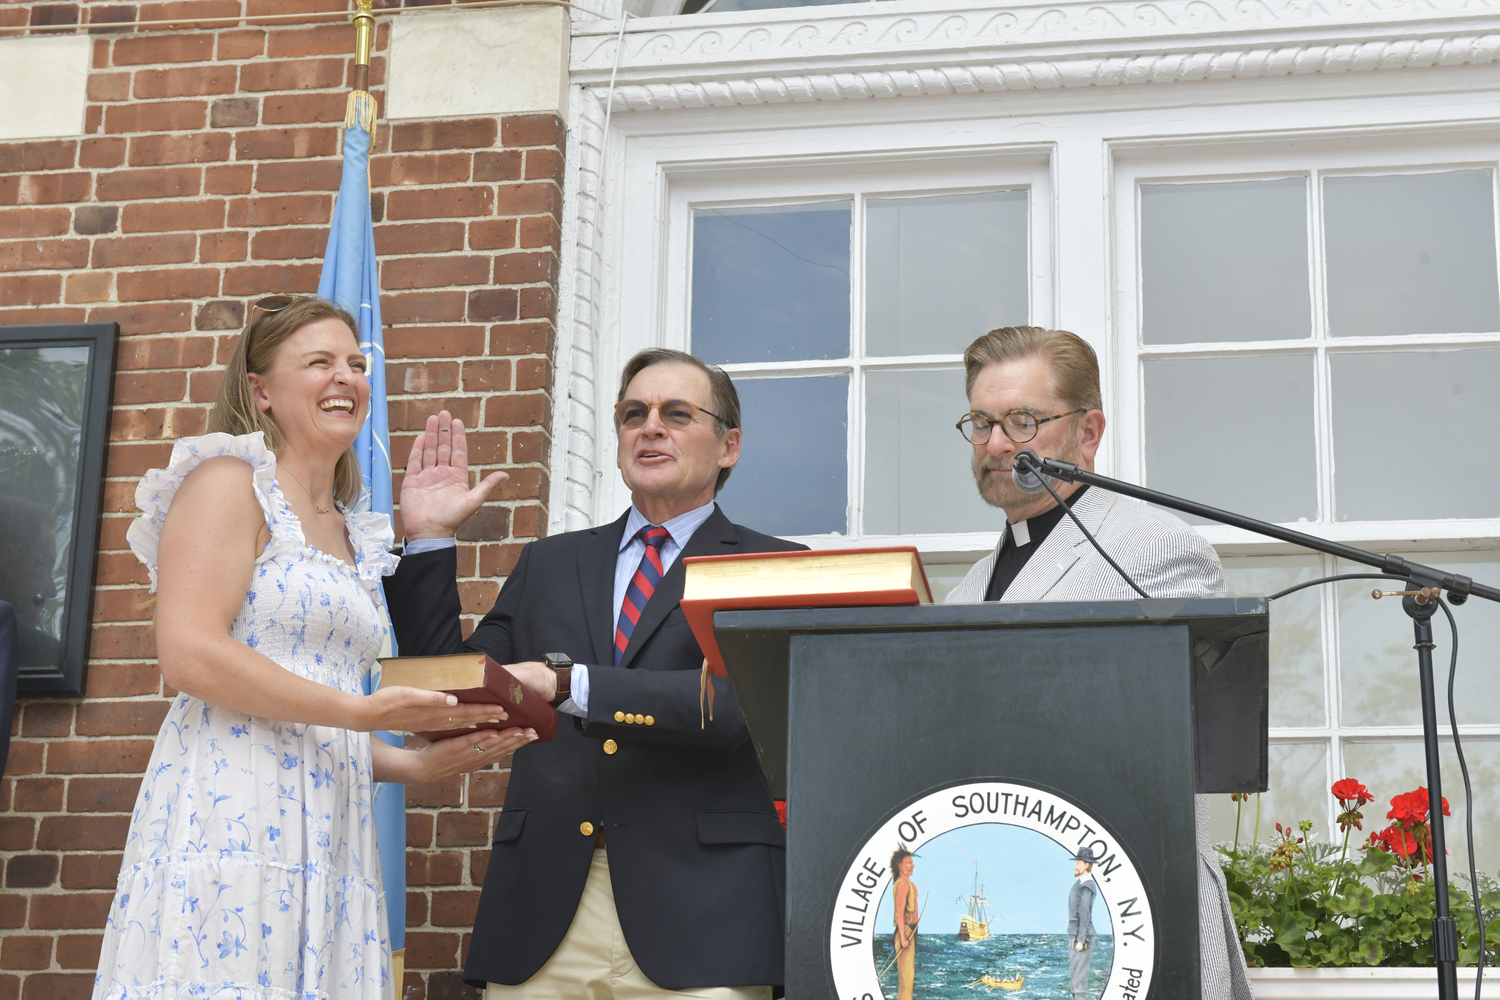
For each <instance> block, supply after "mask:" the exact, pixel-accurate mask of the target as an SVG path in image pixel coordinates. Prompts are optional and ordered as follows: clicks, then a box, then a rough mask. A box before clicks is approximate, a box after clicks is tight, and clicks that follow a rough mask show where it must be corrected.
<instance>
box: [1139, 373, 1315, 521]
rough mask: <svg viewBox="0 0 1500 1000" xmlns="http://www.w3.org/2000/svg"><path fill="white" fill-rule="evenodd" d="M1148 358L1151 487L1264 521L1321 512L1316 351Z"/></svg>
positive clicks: (1148, 471) (1148, 473)
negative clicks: (1315, 416)
mask: <svg viewBox="0 0 1500 1000" xmlns="http://www.w3.org/2000/svg"><path fill="white" fill-rule="evenodd" d="M1145 367H1146V476H1147V483H1148V485H1150V486H1151V488H1152V489H1157V490H1162V491H1164V492H1166V493H1175V494H1177V495H1179V496H1183V497H1186V498H1188V499H1190V500H1197V501H1200V502H1202V503H1206V504H1209V505H1211V506H1214V507H1222V508H1224V509H1226V510H1232V511H1236V512H1238V513H1241V514H1248V515H1250V516H1251V517H1258V518H1260V519H1261V520H1264V521H1298V520H1302V519H1307V520H1314V519H1316V518H1317V516H1318V489H1317V480H1316V470H1315V458H1316V456H1315V445H1314V441H1313V359H1312V356H1311V355H1307V354H1294V355H1289V356H1274V357H1249V358H1194V359H1190V360H1175V359H1174V360H1161V361H1147V362H1146V363H1145ZM1188 520H1189V521H1191V522H1192V523H1195V524H1203V523H1207V522H1204V521H1202V520H1199V519H1195V518H1188Z"/></svg>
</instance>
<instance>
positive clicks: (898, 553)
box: [682, 545, 932, 677]
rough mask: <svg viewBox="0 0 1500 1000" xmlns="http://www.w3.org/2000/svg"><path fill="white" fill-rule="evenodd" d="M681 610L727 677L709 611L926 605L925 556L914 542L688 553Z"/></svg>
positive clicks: (711, 664) (712, 665) (712, 663)
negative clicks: (732, 553)
mask: <svg viewBox="0 0 1500 1000" xmlns="http://www.w3.org/2000/svg"><path fill="white" fill-rule="evenodd" d="M683 564H684V573H685V576H684V580H683V591H682V611H683V614H685V615H686V616H687V620H688V623H689V624H690V625H692V628H693V636H694V637H695V638H696V639H697V640H698V645H699V647H700V648H701V649H702V650H703V654H704V657H705V659H706V660H707V661H708V669H709V671H710V672H711V673H713V674H716V675H718V676H720V677H722V676H724V674H725V670H724V661H723V658H722V656H721V655H720V653H719V643H718V641H717V640H716V639H715V638H714V628H713V621H714V612H716V611H728V610H747V609H759V608H838V607H878V606H882V605H907V604H931V603H932V588H931V586H929V585H928V583H927V571H926V570H925V569H923V568H922V557H921V555H920V554H919V553H918V552H917V550H916V549H915V548H913V547H911V546H909V545H908V546H894V547H890V548H871V549H822V550H814V551H801V552H763V553H752V554H748V555H737V556H691V557H688V558H686V559H684V560H683Z"/></svg>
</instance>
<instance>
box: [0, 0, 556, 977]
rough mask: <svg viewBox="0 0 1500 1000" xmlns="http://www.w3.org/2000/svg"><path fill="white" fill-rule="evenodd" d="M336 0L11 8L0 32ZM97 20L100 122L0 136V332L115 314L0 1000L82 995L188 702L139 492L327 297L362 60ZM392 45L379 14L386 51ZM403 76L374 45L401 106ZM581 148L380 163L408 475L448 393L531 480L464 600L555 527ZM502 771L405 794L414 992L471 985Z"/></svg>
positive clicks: (463, 556) (529, 132)
mask: <svg viewBox="0 0 1500 1000" xmlns="http://www.w3.org/2000/svg"><path fill="white" fill-rule="evenodd" d="M318 6H319V4H317V3H299V4H297V5H296V7H295V8H292V5H291V4H290V3H285V2H282V0H245V2H243V3H242V2H241V0H200V2H189V3H176V4H141V5H140V6H138V7H137V6H134V5H119V4H112V5H103V4H84V5H77V4H26V3H8V4H5V5H4V6H3V7H0V24H28V23H29V24H57V23H75V22H77V21H79V20H80V19H83V20H84V22H85V23H90V24H104V23H108V22H111V21H113V22H120V21H124V20H131V19H133V18H137V17H139V18H140V19H143V20H144V19H156V18H166V17H183V16H186V17H202V16H216V15H222V14H238V13H266V12H275V11H278V10H283V9H298V10H307V9H316V8H317V7H318ZM322 6H323V9H328V8H327V5H326V4H323V5H322ZM382 6H384V7H390V6H393V4H390V3H387V4H379V3H377V8H380V7H382ZM343 7H344V4H343V3H342V0H340V2H338V3H336V4H335V6H334V8H333V9H343ZM91 30H93V31H94V32H95V33H96V35H95V40H94V58H93V70H92V72H91V75H90V79H89V86H88V94H89V101H90V103H89V105H88V111H87V134H86V135H84V136H82V137H78V138H70V139H62V140H55V141H53V140H46V141H26V142H11V143H0V324H22V323H59V322H71V321H80V320H89V321H108V320H113V321H115V322H117V323H119V324H120V330H121V340H120V346H119V353H118V357H117V361H116V364H117V372H118V374H117V376H116V379H115V387H114V411H113V414H112V421H111V429H110V447H109V453H108V466H107V471H106V476H107V483H106V486H105V492H104V511H105V513H104V516H103V525H102V534H101V542H100V552H99V554H98V561H97V565H96V590H95V594H94V629H93V642H92V647H91V650H90V663H89V668H88V684H87V695H86V697H84V698H57V697H47V698H29V699H23V700H22V703H21V705H20V706H19V711H18V712H17V721H16V728H15V739H14V741H13V743H12V745H11V753H10V763H9V767H8V770H7V772H6V776H5V778H4V780H3V782H0V864H3V870H4V883H3V884H4V891H3V892H0V1000H6V998H12V997H26V998H37V1000H63V998H68V997H74V996H78V997H84V996H87V995H88V993H89V989H90V986H91V983H92V971H93V969H94V966H95V963H96V961H97V955H98V948H99V940H100V929H101V928H102V927H103V924H104V918H105V912H106V909H107V907H108V906H109V902H110V899H111V897H112V890H113V886H114V882H115V877H116V874H117V872H118V869H119V863H120V853H119V852H120V849H121V846H122V844H123V843H124V839H125V831H126V826H127V824H128V822H129V814H130V810H131V808H132V806H133V803H134V797H135V794H136V790H137V788H138V786H139V782H140V777H139V775H140V773H141V771H142V770H143V768H144V766H145V763H146V760H147V758H148V756H149V754H150V752H151V746H152V737H153V736H154V734H155V732H156V729H157V726H158V724H159V723H160V720H161V718H162V715H163V713H164V711H165V708H166V700H165V699H167V698H169V697H170V696H171V695H172V693H173V692H171V691H170V690H167V689H165V688H164V687H163V684H162V682H161V677H160V674H159V673H158V671H157V668H156V665H155V662H154V659H153V657H154V650H153V644H152V633H151V628H150V626H149V624H148V622H147V618H148V612H147V611H145V610H142V609H141V608H140V604H141V602H142V600H143V599H144V598H145V597H146V590H145V583H146V576H145V572H144V570H143V569H142V568H141V566H140V565H139V563H138V562H137V561H136V560H135V558H134V556H132V555H131V554H130V552H129V551H128V550H127V548H126V545H125V529H126V526H127V525H128V524H129V522H130V519H131V517H132V515H133V511H134V505H133V502H132V498H133V495H134V490H135V484H136V480H137V479H138V477H139V476H140V475H141V473H142V472H144V471H145V470H146V469H148V468H151V467H153V466H159V465H161V464H163V463H164V462H165V461H166V458H167V456H168V453H169V452H170V450H171V444H170V442H171V440H172V439H173V438H175V437H178V436H181V435H186V434H196V433H199V432H200V431H201V430H202V429H203V426H204V418H205V412H206V404H207V403H209V402H210V401H211V400H212V399H213V396H214V393H215V391H216V389H217V385H218V380H219V371H220V368H219V366H220V365H221V363H222V361H223V359H224V358H225V356H226V355H227V353H228V351H229V349H230V347H231V344H232V342H233V339H234V337H235V336H236V335H237V332H238V331H239V330H240V329H241V327H242V324H243V322H244V319H245V316H246V313H247V310H248V304H249V303H250V302H252V301H253V300H254V299H256V298H258V297H260V296H261V295H265V294H269V293H276V292H313V291H314V290H315V289H316V286H317V280H318V273H319V266H320V261H321V256H322V253H323V249H324V246H325V242H326V239H327V223H328V220H329V214H330V210H331V208H332V205H333V194H334V192H335V191H336V190H337V187H338V181H339V171H340V161H339V157H338V143H339V125H340V123H341V122H342V119H343V114H344V102H345V95H346V93H347V90H348V87H349V83H350V80H351V76H352V60H351V58H350V53H351V52H352V50H353V30H352V28H350V27H349V26H348V25H347V24H346V23H341V24H336V25H322V26H302V27H281V28H260V27H243V26H242V27H237V28H233V29H223V30H180V31H175V32H144V31H134V30H119V29H114V30H113V31H111V30H110V29H106V28H95V29H91ZM100 32H104V33H100ZM385 37H386V28H385V26H384V25H383V26H382V28H381V30H380V32H379V34H378V44H377V52H379V51H383V50H384V46H385ZM383 71H384V61H383V58H381V57H379V56H378V55H377V58H376V59H375V61H374V65H373V67H372V84H373V87H374V89H375V92H376V96H377V98H380V99H382V101H383V93H382V90H381V87H382V84H383ZM562 145H563V128H562V124H561V122H560V121H559V120H558V119H557V118H556V117H554V116H550V115H547V116H525V117H506V118H481V119H466V120H438V121H427V122H408V123H400V124H396V125H394V126H390V125H388V124H387V123H386V122H384V121H382V122H381V123H380V127H379V131H378V136H377V141H376V147H375V154H374V156H373V157H372V164H371V179H372V182H373V185H374V188H375V193H374V204H375V218H376V227H375V242H376V248H377V251H378V252H379V255H380V257H381V287H382V288H383V289H384V295H383V296H382V307H383V310H384V318H385V322H386V324H387V329H386V334H385V337H386V349H387V352H388V356H389V363H388V367H387V382H388V386H389V392H390V413H391V431H392V442H391V443H392V451H393V454H394V455H396V456H397V464H401V459H402V458H404V455H405V453H406V447H407V446H408V445H409V441H410V433H409V432H411V431H412V430H414V429H416V428H418V427H420V426H421V423H422V421H423V419H424V418H425V415H426V414H427V413H429V412H433V411H436V410H437V409H439V408H441V407H447V408H448V409H450V410H452V411H453V412H454V413H456V414H458V415H460V416H461V417H462V418H463V419H464V422H465V424H466V425H468V426H470V427H473V428H475V432H474V433H472V434H471V436H470V451H469V454H470V458H471V460H472V461H474V462H475V463H476V464H478V465H480V466H482V467H486V468H497V467H503V468H505V469H507V470H508V471H509V472H510V475H511V480H510V482H509V483H508V484H507V486H506V487H505V488H504V490H503V492H502V493H501V495H500V498H499V499H498V500H497V501H495V502H492V503H490V504H488V505H486V507H485V508H484V510H483V511H482V512H481V513H480V514H479V515H478V516H476V517H475V518H474V519H473V520H472V521H471V522H470V523H469V524H468V526H467V527H466V528H465V531H464V535H463V543H462V545H461V548H460V558H459V566H460V570H459V572H460V575H461V577H462V578H463V579H462V582H461V591H462V594H463V600H464V607H465V611H466V612H467V613H469V614H471V615H473V614H479V613H482V612H483V611H486V610H488V608H489V606H490V604H491V603H492V602H493V600H494V597H495V594H496V592H497V590H498V583H499V581H498V579H497V578H498V577H502V576H503V575H504V574H506V573H507V572H509V570H510V567H511V566H512V565H514V562H515V558H516V555H517V553H518V552H519V549H520V547H521V545H523V544H524V543H525V541H526V540H527V539H530V538H535V537H538V536H539V535H541V534H542V533H543V532H544V531H545V527H546V523H547V518H546V511H545V509H544V502H545V497H546V496H547V474H548V473H547V469H546V466H545V460H546V456H547V452H548V430H547V429H548V427H549V412H550V406H551V358H552V351H553V341H554V332H555V330H554V316H555V305H556V277H557V259H558V257H557V255H558V242H559V236H558V224H557V218H558V213H559V206H560V204H561V186H560V185H561V180H562V164H563V156H562ZM397 534H398V535H399V534H400V527H399V524H398V527H397ZM507 777H508V772H506V771H504V770H493V771H490V772H486V773H483V774H479V775H476V776H473V777H472V778H470V779H466V780H458V779H455V780H453V781H449V782H445V783H443V784H441V785H440V786H430V787H413V788H411V789H409V798H408V801H409V804H410V807H411V808H410V812H409V815H408V827H407V837H408V847H409V851H408V879H409V888H410V891H409V894H408V904H407V905H408V915H409V921H408V927H409V930H408V936H407V969H408V972H407V976H406V982H405V996H406V997H408V998H411V1000H422V998H424V997H431V998H434V1000H436V998H446V997H454V996H459V995H467V994H469V993H471V992H472V991H469V990H467V988H465V987H463V986H462V985H461V984H460V983H459V982H458V976H457V970H458V969H459V968H460V963H461V958H462V950H463V949H464V948H465V947H467V938H468V929H469V926H470V924H471V921H472V919H473V913H474V909H475V906H476V903H477V899H478V888H477V887H478V886H479V885H480V884H481V883H482V880H483V876H484V868H485V864H486V861H487V858H488V851H487V850H486V849H485V848H487V846H488V844H489V833H490V825H491V823H492V821H493V814H494V810H495V809H496V808H497V807H498V806H499V805H500V804H501V802H502V801H503V799H504V795H505V783H506V779H507Z"/></svg>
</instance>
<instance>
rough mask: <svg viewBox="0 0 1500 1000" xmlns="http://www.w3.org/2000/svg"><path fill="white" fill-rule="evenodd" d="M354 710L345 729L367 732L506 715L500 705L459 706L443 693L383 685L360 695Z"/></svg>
mask: <svg viewBox="0 0 1500 1000" xmlns="http://www.w3.org/2000/svg"><path fill="white" fill-rule="evenodd" d="M355 712H356V718H354V719H353V720H351V724H350V725H349V726H348V728H349V729H357V730H360V731H362V732H367V733H372V732H375V731H376V730H380V729H384V730H388V731H390V732H404V733H422V732H432V731H433V730H438V729H462V728H464V727H467V726H477V725H480V724H482V723H485V722H503V721H504V720H505V719H506V718H507V716H506V714H505V710H504V709H503V708H501V707H500V706H499V705H461V704H459V702H458V699H457V698H455V697H453V695H451V694H448V693H446V692H443V691H425V690H423V689H422V688H414V687H383V688H381V689H380V690H378V691H376V692H375V693H374V694H371V695H368V696H365V697H361V698H360V699H359V706H358V708H357V709H356V710H355ZM470 753H473V751H470ZM476 756H477V755H476Z"/></svg>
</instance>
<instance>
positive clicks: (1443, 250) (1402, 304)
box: [1323, 170, 1500, 337]
mask: <svg viewBox="0 0 1500 1000" xmlns="http://www.w3.org/2000/svg"><path fill="white" fill-rule="evenodd" d="M1493 188H1494V181H1493V178H1492V176H1491V173H1490V171H1488V170H1454V171H1451V172H1449V173H1443V174H1408V175H1405V176H1394V177H1329V178H1326V179H1324V181H1323V220H1324V242H1325V243H1326V244H1327V249H1326V254H1327V257H1328V261H1327V267H1328V329H1329V333H1330V334H1332V335H1333V336H1335V337H1372V336H1392V335H1396V334H1403V333H1474V332H1480V331H1491V330H1496V329H1500V290H1497V288H1496V276H1495V221H1494V191H1493Z"/></svg>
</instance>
